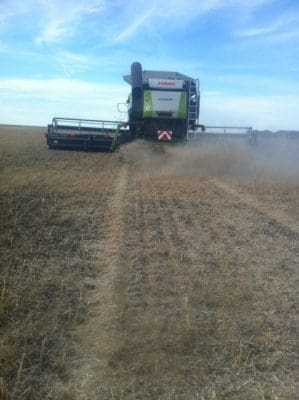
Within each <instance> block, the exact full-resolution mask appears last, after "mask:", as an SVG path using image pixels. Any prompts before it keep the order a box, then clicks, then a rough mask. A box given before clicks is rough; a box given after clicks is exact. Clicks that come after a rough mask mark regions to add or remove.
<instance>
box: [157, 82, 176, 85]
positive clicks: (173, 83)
mask: <svg viewBox="0 0 299 400" xmlns="http://www.w3.org/2000/svg"><path fill="white" fill-rule="evenodd" d="M158 85H159V86H175V82H172V81H159V82H158Z"/></svg>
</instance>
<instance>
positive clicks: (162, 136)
mask: <svg viewBox="0 0 299 400" xmlns="http://www.w3.org/2000/svg"><path fill="white" fill-rule="evenodd" d="M158 139H159V140H163V141H170V140H171V139H172V131H158Z"/></svg>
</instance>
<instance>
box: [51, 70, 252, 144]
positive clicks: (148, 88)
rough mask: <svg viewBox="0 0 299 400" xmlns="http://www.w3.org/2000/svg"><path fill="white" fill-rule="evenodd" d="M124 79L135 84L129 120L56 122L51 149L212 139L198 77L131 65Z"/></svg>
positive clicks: (130, 98) (60, 120) (53, 126)
mask: <svg viewBox="0 0 299 400" xmlns="http://www.w3.org/2000/svg"><path fill="white" fill-rule="evenodd" d="M123 78H124V80H125V81H126V82H127V83H128V84H129V85H130V86H131V93H130V95H129V98H128V100H127V103H125V105H126V108H127V114H128V120H127V121H126V122H123V121H106V120H88V119H85V120H84V119H76V118H53V120H52V124H50V125H48V132H47V134H46V137H47V144H48V146H49V148H50V149H52V148H79V149H85V150H88V149H96V150H110V151H113V150H115V149H117V148H118V147H119V146H120V145H121V144H122V143H125V142H128V141H131V140H134V139H138V138H143V139H145V140H150V141H157V142H186V141H188V140H195V139H196V140H197V139H200V138H201V137H206V136H207V135H209V130H208V128H209V127H205V126H204V125H201V124H198V117H199V109H200V91H199V81H198V79H194V78H191V77H189V76H187V75H183V74H181V73H178V72H171V71H142V67H141V64H140V63H138V62H134V63H133V64H132V65H131V74H130V75H125V76H124V77H123ZM119 106H120V104H119V105H118V107H119ZM119 111H120V110H119ZM223 129H225V128H223ZM245 129H250V128H245ZM211 134H212V132H211Z"/></svg>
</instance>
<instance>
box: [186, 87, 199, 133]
mask: <svg viewBox="0 0 299 400" xmlns="http://www.w3.org/2000/svg"><path fill="white" fill-rule="evenodd" d="M187 87H188V92H187V93H188V99H187V102H188V114H187V129H188V130H189V129H191V130H194V129H195V126H196V123H197V118H198V111H199V80H198V79H194V80H189V81H187Z"/></svg>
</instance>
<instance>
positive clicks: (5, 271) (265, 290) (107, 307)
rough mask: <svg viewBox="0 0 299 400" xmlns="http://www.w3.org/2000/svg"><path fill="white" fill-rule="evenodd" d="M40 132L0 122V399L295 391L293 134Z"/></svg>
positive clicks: (296, 168)
mask: <svg viewBox="0 0 299 400" xmlns="http://www.w3.org/2000/svg"><path fill="white" fill-rule="evenodd" d="M42 132H43V129H40V128H29V127H27V128H26V127H5V126H1V127H0V148H1V150H0V151H1V186H0V188H1V203H0V204H1V236H0V246H1V248H0V250H1V260H0V261H1V265H0V285H1V286H0V398H3V399H6V400H12V399H28V400H29V399H30V400H35V399H51V400H54V399H56V400H58V399H61V400H83V399H84V400H95V399H104V400H106V399H107V400H108V399H111V400H112V399H114V400H116V399H161V400H162V399H163V400H166V399H171V400H175V399H188V400H189V399H190V400H191V399H197V400H211V399H217V400H218V399H219V400H223V399H230V400H231V399H232V400H236V399H253V400H255V399H260V400H274V399H277V400H278V399H279V400H281V399H295V398H296V386H295V375H296V297H297V293H296V290H297V289H296V288H297V285H296V277H297V275H296V268H298V264H299V162H298V157H297V156H298V149H299V145H298V141H297V140H294V139H292V140H291V139H289V141H281V142H280V141H279V140H278V141H274V142H272V141H269V142H267V141H264V142H262V143H260V144H259V145H258V147H257V148H250V147H247V146H246V145H245V144H241V143H239V144H236V143H202V144H201V145H200V146H195V147H194V146H193V147H191V146H189V147H188V146H182V147H171V146H164V147H159V146H157V145H154V144H150V143H144V142H141V141H140V142H135V143H132V144H128V145H126V146H123V147H122V148H121V149H120V151H119V152H115V153H86V152H76V151H63V150H60V151H53V150H52V151H50V150H48V149H47V147H46V145H45V143H44V139H43V137H42ZM297 298H298V297H297Z"/></svg>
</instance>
